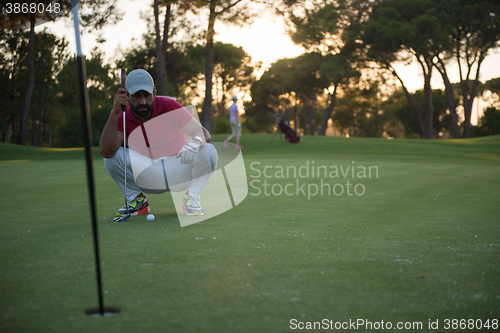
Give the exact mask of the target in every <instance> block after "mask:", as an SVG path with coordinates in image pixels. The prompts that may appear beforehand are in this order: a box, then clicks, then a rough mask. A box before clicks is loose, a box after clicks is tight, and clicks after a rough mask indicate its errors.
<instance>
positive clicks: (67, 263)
mask: <svg viewBox="0 0 500 333" xmlns="http://www.w3.org/2000/svg"><path fill="white" fill-rule="evenodd" d="M225 137H226V136H225V135H214V139H213V140H214V141H217V142H221V141H223V140H224V138H225ZM271 138H272V135H267V134H251V135H250V134H246V135H243V137H242V141H241V144H242V145H243V146H245V148H244V149H243V150H242V152H243V158H244V161H245V166H246V172H247V181H248V187H249V189H248V196H247V197H246V199H245V200H244V201H243V202H242V203H240V204H239V205H238V206H236V207H235V208H233V209H231V210H229V211H227V212H226V213H224V214H222V215H219V216H216V217H214V218H211V219H209V220H206V221H204V222H201V223H199V224H194V225H191V226H187V227H183V228H181V227H180V225H179V221H178V217H177V215H176V214H175V209H174V206H173V205H174V204H173V202H172V198H171V196H170V194H168V193H167V194H164V195H156V196H155V195H150V196H148V198H149V201H150V205H151V212H152V213H154V214H155V216H156V219H155V221H154V222H148V221H147V220H146V217H145V216H139V217H137V216H135V217H132V218H131V219H129V220H128V221H127V222H124V223H115V222H113V220H112V219H113V217H114V213H115V211H116V210H117V209H118V208H120V207H121V206H123V196H122V195H121V192H120V190H119V188H118V186H116V185H115V184H114V183H113V181H112V180H111V178H110V177H109V175H108V174H107V171H106V169H105V167H104V165H103V162H102V158H100V156H99V155H98V153H97V150H95V151H94V157H95V158H94V171H95V180H96V196H97V216H98V225H99V238H100V250H101V259H102V276H103V290H104V302H105V305H106V306H114V307H117V308H120V309H121V313H119V314H117V315H114V316H109V317H92V316H86V315H85V314H84V310H85V309H87V308H90V307H95V306H97V305H98V303H97V289H96V280H95V266H94V254H93V244H92V234H91V232H92V230H91V221H90V208H89V195H88V190H87V183H86V181H87V180H86V172H85V163H84V154H83V150H50V149H39V148H32V147H21V146H15V145H8V144H0V172H1V178H0V186H1V188H2V192H3V195H2V199H3V200H2V207H3V216H2V219H1V220H0V251H1V253H2V254H1V256H0V313H1V317H0V332H2V333H6V332H16V333H17V332H50V333H55V332H65V333H66V332H214V333H215V332H217V333H219V332H231V333H233V332H234V333H236V332H249V333H250V332H252V333H254V332H262V333H267V332H273V333H274V332H294V331H307V330H306V328H307V325H312V327H311V328H314V325H315V323H319V324H321V327H319V325H318V324H316V325H317V326H315V328H316V329H318V331H323V330H324V331H328V330H330V331H335V325H336V324H337V325H340V327H342V324H343V325H344V329H346V327H345V323H350V322H358V323H361V321H360V320H363V325H362V326H359V327H357V330H358V331H360V332H366V331H372V330H373V331H382V329H380V325H381V322H382V321H383V323H384V325H387V324H388V323H390V324H391V325H392V331H395V332H396V331H400V332H411V331H421V332H430V331H431V329H430V328H429V325H430V324H431V323H433V324H434V323H436V321H437V324H438V326H437V328H438V329H434V330H433V331H434V332H450V331H461V330H460V324H459V323H460V320H462V319H463V320H465V321H466V323H467V325H469V324H470V323H472V322H470V321H469V320H471V319H472V320H473V325H479V323H481V325H483V326H484V327H483V328H482V331H488V332H494V331H498V329H494V328H495V326H494V325H495V323H496V325H497V326H496V327H498V320H500V212H499V209H500V204H499V203H500V190H499V189H500V136H493V137H484V138H476V139H460V140H407V139H401V140H385V139H370V138H349V139H346V138H332V137H318V136H304V137H302V139H301V142H300V143H299V144H290V143H288V142H286V141H282V140H280V139H279V138H278V137H276V138H275V139H274V141H273V142H272V143H271V142H270V141H271ZM306 172H307V173H306ZM313 173H314V174H313ZM341 189H342V192H341ZM209 195H210V194H209V193H204V192H202V194H201V203H202V204H203V196H209ZM455 319H456V320H458V322H457V321H455V322H454V321H453V320H455ZM447 320H448V321H447ZM366 322H371V324H372V326H371V327H370V326H366V325H368V324H366ZM398 324H402V326H401V329H397V327H396V326H397V325H398ZM419 324H421V326H419ZM455 324H456V325H457V326H453V325H455ZM377 325H379V326H378V327H379V329H377ZM447 325H448V328H449V329H447ZM485 325H488V326H489V328H485V327H486V326H485ZM326 326H328V330H327V329H326V328H327V327H326ZM350 327H351V329H350V330H354V329H353V328H352V326H350ZM293 328H295V329H293ZM301 328H304V329H301ZM319 328H322V329H319ZM337 328H339V327H337ZM385 328H387V326H385ZM462 331H464V332H465V331H480V330H477V329H475V327H474V329H471V328H470V327H469V328H467V327H466V328H465V329H464V330H462Z"/></svg>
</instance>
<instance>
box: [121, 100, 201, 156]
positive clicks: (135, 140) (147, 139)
mask: <svg viewBox="0 0 500 333" xmlns="http://www.w3.org/2000/svg"><path fill="white" fill-rule="evenodd" d="M192 117H193V116H192V115H191V114H190V113H189V111H188V110H187V109H185V108H184V107H183V106H182V105H181V104H179V103H178V102H177V101H175V100H173V99H171V98H168V97H162V96H157V97H156V98H155V100H154V104H153V111H152V114H151V119H150V120H148V121H147V122H143V121H141V120H139V119H137V117H136V116H135V115H134V113H133V112H132V109H131V108H130V105H129V106H127V109H126V110H125V119H126V124H125V125H126V126H125V127H126V128H125V130H126V132H127V133H126V135H127V140H128V141H129V144H130V145H131V146H132V147H131V148H133V149H134V150H136V151H137V152H139V153H140V154H142V155H145V156H147V157H150V158H159V157H164V156H173V155H177V153H178V152H179V151H180V150H181V149H182V147H184V145H185V144H186V143H187V139H186V134H185V133H184V132H183V131H182V130H181V128H182V127H184V125H186V124H187V122H188V121H189V120H190V119H191V118H192ZM117 129H118V131H120V132H122V133H123V114H122V115H120V117H118V127H117Z"/></svg>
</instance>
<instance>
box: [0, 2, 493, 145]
mask: <svg viewBox="0 0 500 333" xmlns="http://www.w3.org/2000/svg"><path fill="white" fill-rule="evenodd" d="M33 2H34V3H44V2H47V1H45V0H40V1H35V0H34V1H33ZM79 5H80V9H81V10H80V15H81V18H82V22H83V26H84V31H86V32H88V31H98V30H100V29H103V28H105V27H106V26H107V25H110V24H115V23H116V22H117V21H118V20H119V19H120V18H121V16H122V15H123V13H120V12H119V11H118V10H117V9H116V8H115V4H114V3H112V4H109V2H107V1H104V0H87V1H79ZM149 5H150V6H151V7H150V10H151V11H152V14H153V15H152V16H147V15H146V16H147V17H145V18H144V19H145V20H147V22H148V29H147V32H146V33H145V34H144V35H143V37H142V38H141V39H140V40H137V41H133V42H131V43H130V44H129V45H128V46H127V49H124V50H120V52H119V54H120V56H119V57H118V58H117V57H115V59H113V65H112V64H110V63H108V61H107V60H105V59H106V57H105V55H104V54H103V53H102V51H100V48H99V47H96V48H95V49H94V50H93V51H92V52H91V53H90V54H89V55H87V59H86V63H87V76H88V82H87V85H88V90H89V100H90V103H91V104H90V110H91V119H92V130H93V142H98V139H99V135H100V132H101V130H102V128H103V127H104V124H105V122H106V119H107V117H108V115H109V110H111V107H112V101H113V95H114V93H115V92H116V90H117V88H118V84H119V78H118V73H119V68H127V69H128V70H132V69H135V68H144V69H146V70H148V71H149V72H150V73H151V74H152V75H153V77H154V79H155V82H156V85H157V89H158V93H159V95H169V96H175V97H176V98H177V99H178V100H179V101H180V102H181V103H183V104H186V105H189V104H191V103H192V101H193V100H199V101H200V102H199V103H198V104H199V105H198V107H199V109H200V110H201V117H200V118H201V119H202V123H203V124H204V126H205V127H206V128H208V129H209V130H210V131H211V132H212V133H217V132H225V131H227V130H229V125H228V120H227V112H226V111H225V110H226V107H227V105H226V104H227V101H228V100H229V99H230V98H228V97H230V96H231V94H232V92H233V91H241V92H247V93H248V95H249V96H250V97H251V101H248V102H246V103H245V108H244V109H245V115H244V117H243V118H244V123H243V125H244V129H245V130H246V131H249V132H266V131H267V132H269V131H273V130H274V129H273V120H274V117H275V115H276V114H278V115H280V116H281V117H284V118H285V119H286V120H288V121H289V122H290V123H291V124H292V126H293V127H295V129H296V130H298V131H299V132H301V133H302V134H310V135H325V134H332V133H331V131H332V128H333V129H334V130H335V131H337V132H336V133H333V134H336V135H350V136H370V137H381V136H385V137H387V136H390V137H403V136H404V137H421V138H427V139H430V138H436V137H439V136H440V135H443V133H446V132H449V133H451V136H452V137H455V138H458V137H470V136H471V135H486V134H496V133H498V132H497V129H495V125H494V124H496V123H497V122H496V120H495V119H497V118H500V116H498V114H499V113H500V111H499V110H497V108H498V107H499V104H500V103H499V94H500V88H499V81H500V79H498V78H497V79H493V80H490V81H487V82H481V81H480V80H479V79H480V73H481V70H482V67H481V65H482V64H483V61H484V59H485V57H486V56H487V55H488V54H490V53H491V52H492V50H494V49H496V48H497V47H498V46H499V41H500V3H498V1H494V0H474V1H473V0H442V1H425V0H372V1H365V0H336V1H319V0H318V1H302V0H282V1H252V0H206V1H202V0H191V1H173V0H171V1H169V0H153V1H151V3H150V4H149ZM70 9H71V8H70V5H69V4H66V5H63V6H62V7H61V13H60V14H59V15H58V16H57V17H52V16H50V15H49V16H50V17H49V16H48V17H43V16H42V15H40V14H36V15H38V16H42V17H36V15H33V14H31V15H30V14H23V13H19V15H11V14H10V15H8V14H6V12H5V8H2V13H1V16H0V25H1V27H2V31H1V33H0V77H1V78H2V80H0V85H2V87H1V88H2V94H3V97H2V101H3V104H4V106H5V107H4V108H1V109H0V114H1V116H0V137H1V140H2V142H11V143H20V144H31V145H35V146H42V145H45V146H62V147H74V146H81V144H82V134H81V133H80V131H81V130H80V129H81V126H80V118H79V117H80V116H79V102H78V101H79V96H78V87H77V73H76V60H75V57H74V55H73V53H74V52H73V50H69V48H68V43H67V42H66V41H65V40H64V38H60V37H57V36H55V35H53V34H51V33H50V32H49V31H47V30H43V31H41V32H38V33H34V26H35V25H36V24H39V22H40V20H53V19H58V20H63V19H64V13H66V14H67V13H69V10H70ZM262 10H267V11H270V12H273V13H274V14H275V15H277V16H282V17H284V19H285V21H286V22H287V23H288V27H289V29H288V33H289V35H290V37H291V39H292V40H293V42H294V43H296V44H297V45H300V46H302V47H303V48H304V50H305V51H304V53H303V54H302V55H300V56H298V57H296V58H290V59H280V60H278V61H276V62H275V63H273V64H272V65H271V67H270V68H268V69H267V70H266V71H265V72H264V73H263V74H262V75H261V76H260V78H257V77H256V76H255V71H256V69H258V68H259V66H260V64H259V63H255V62H253V61H252V59H251V57H250V56H249V55H248V54H247V53H246V52H245V50H244V49H243V48H241V47H237V46H234V45H231V44H224V43H221V42H216V41H215V38H216V31H215V26H216V25H215V22H216V21H221V22H224V23H226V24H234V25H237V26H242V25H245V24H248V23H249V22H251V19H252V17H255V16H256V15H259V12H260V11H262ZM34 16H35V17H34ZM66 16H67V15H66ZM194 17H204V18H205V20H202V22H204V23H197V22H198V21H197V20H194V19H193V18H194ZM66 20H67V19H66ZM202 24H203V25H204V26H202ZM26 27H30V30H29V31H27V30H25V28H26ZM101 42H102V43H105V40H102V41H101ZM404 62H415V63H417V64H418V65H419V67H420V69H421V76H420V77H416V78H415V80H422V89H420V90H417V91H416V92H410V91H408V89H407V85H408V83H407V82H404V80H403V79H402V77H401V76H400V74H399V73H398V72H397V70H396V69H397V66H396V65H397V64H399V63H404ZM451 71H456V72H457V73H458V74H459V75H458V77H459V78H460V80H459V82H456V83H452V82H451V81H450V78H449V77H450V76H449V73H450V72H451ZM433 74H434V75H438V76H439V77H441V79H442V81H443V85H444V87H445V89H444V90H439V89H434V88H433V87H432V86H431V83H432V81H431V79H432V77H433ZM479 95H482V96H488V98H489V102H490V108H489V109H488V112H485V114H484V116H483V118H482V119H481V120H480V124H479V125H480V126H478V127H477V128H473V127H472V126H471V114H472V103H473V101H474V99H476V98H477V97H478V96H479ZM483 123H484V124H483Z"/></svg>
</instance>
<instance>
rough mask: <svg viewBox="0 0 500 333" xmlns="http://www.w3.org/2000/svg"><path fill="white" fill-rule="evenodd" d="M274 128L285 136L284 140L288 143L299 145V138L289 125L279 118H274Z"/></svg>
mask: <svg viewBox="0 0 500 333" xmlns="http://www.w3.org/2000/svg"><path fill="white" fill-rule="evenodd" d="M276 127H277V128H278V130H279V131H281V133H283V134H285V139H286V140H287V141H288V142H290V143H299V142H300V136H299V135H298V134H297V132H295V131H294V130H293V129H292V128H291V127H290V125H288V122H287V121H285V120H283V119H281V118H276Z"/></svg>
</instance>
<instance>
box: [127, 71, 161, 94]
mask: <svg viewBox="0 0 500 333" xmlns="http://www.w3.org/2000/svg"><path fill="white" fill-rule="evenodd" d="M125 86H126V88H127V91H128V92H129V94H131V95H133V94H135V93H136V92H138V91H140V90H144V91H147V92H148V93H150V94H152V93H153V91H154V89H155V83H154V81H153V78H152V77H151V75H149V73H148V72H146V71H145V70H144V69H135V70H133V71H132V72H130V74H129V75H127V81H126V82H125Z"/></svg>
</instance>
